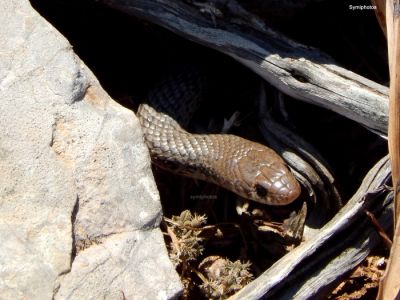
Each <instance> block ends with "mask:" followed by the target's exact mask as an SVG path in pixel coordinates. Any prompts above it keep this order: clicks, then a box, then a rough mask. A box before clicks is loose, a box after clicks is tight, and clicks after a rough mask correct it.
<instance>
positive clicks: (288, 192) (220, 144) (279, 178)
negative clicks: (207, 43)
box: [137, 71, 301, 205]
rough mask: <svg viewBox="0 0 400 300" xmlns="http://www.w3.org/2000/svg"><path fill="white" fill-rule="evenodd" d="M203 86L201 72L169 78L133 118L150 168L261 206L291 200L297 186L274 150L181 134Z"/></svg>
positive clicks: (215, 137) (234, 139)
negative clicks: (214, 186) (207, 184)
mask: <svg viewBox="0 0 400 300" xmlns="http://www.w3.org/2000/svg"><path fill="white" fill-rule="evenodd" d="M203 85H204V76H203V75H202V74H201V73H199V72H196V71H188V72H180V73H177V74H172V75H170V76H169V77H168V78H166V79H165V80H163V81H162V82H160V83H159V84H158V85H156V86H155V87H154V88H153V89H152V90H151V91H150V93H149V95H148V97H147V101H146V102H145V103H142V104H140V106H139V108H138V112H137V115H138V117H139V121H140V123H141V126H142V129H143V134H144V139H145V142H146V144H147V146H148V148H149V150H150V155H151V158H152V161H153V163H154V164H156V165H158V166H160V167H162V168H164V169H167V170H169V171H172V172H174V173H177V174H180V175H184V176H189V177H192V178H196V179H201V180H205V181H208V182H212V183H214V184H217V185H219V186H222V187H224V188H226V189H228V190H230V191H232V192H234V193H236V194H238V195H240V196H242V197H244V198H247V199H250V200H254V201H257V202H260V203H263V204H269V205H286V204H289V203H290V202H292V201H293V200H295V199H296V198H297V197H298V196H299V194H300V191H301V188H300V185H299V183H298V182H297V180H296V179H295V178H294V176H293V175H292V174H291V173H290V171H289V169H288V168H287V166H286V164H285V162H284V161H283V159H282V158H281V157H280V156H279V155H278V154H276V153H275V152H274V151H273V150H272V149H270V148H268V147H266V146H264V145H261V144H259V143H255V142H252V141H249V140H246V139H243V138H241V137H239V136H235V135H230V134H192V133H189V132H187V131H186V130H185V129H184V128H185V127H187V125H188V123H189V122H190V119H191V118H192V116H193V114H194V112H195V111H196V110H197V108H198V107H199V104H200V102H201V98H202V96H201V95H202V89H203Z"/></svg>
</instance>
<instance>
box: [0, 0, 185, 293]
mask: <svg viewBox="0 0 400 300" xmlns="http://www.w3.org/2000/svg"><path fill="white" fill-rule="evenodd" d="M0 130H1V132H0V299H51V298H52V297H54V298H56V299H102V298H105V299H118V298H120V299H123V298H125V299H143V298H146V299H165V298H170V297H173V296H174V295H177V294H178V293H179V292H180V290H181V284H180V282H179V279H178V277H177V274H176V273H175V271H174V269H173V267H172V265H171V263H170V262H169V260H168V257H167V253H166V249H165V245H164V243H163V238H162V234H161V232H160V231H159V229H158V224H159V221H160V217H161V207H160V204H159V196H158V192H157V190H156V186H155V184H154V180H153V177H152V174H151V171H150V161H149V157H148V152H147V149H146V148H145V146H144V144H143V141H142V134H141V130H140V128H139V124H138V120H137V119H136V117H135V116H134V114H133V113H132V112H131V111H128V110H127V109H125V108H123V107H121V106H120V105H119V104H117V103H116V102H114V101H113V100H112V99H111V98H110V97H109V96H108V95H107V94H106V93H105V92H104V91H103V90H102V88H101V87H100V85H99V83H98V81H97V80H96V78H95V77H94V76H93V74H92V73H91V72H90V71H89V70H88V68H87V67H86V66H85V65H84V64H83V63H82V62H81V61H80V60H79V58H77V57H76V56H75V54H74V53H73V51H72V47H71V46H70V44H69V43H68V41H67V40H66V39H65V38H64V37H63V36H62V35H61V34H60V33H58V32H57V31H56V30H55V29H54V28H53V27H52V26H51V25H49V24H48V23H47V22H46V21H45V20H44V19H43V18H41V17H40V16H39V15H38V14H37V13H36V12H35V11H34V10H33V9H32V7H31V6H30V4H29V2H28V1H27V0H8V1H2V2H0Z"/></svg>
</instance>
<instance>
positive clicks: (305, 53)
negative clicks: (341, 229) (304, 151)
mask: <svg viewBox="0 0 400 300" xmlns="http://www.w3.org/2000/svg"><path fill="white" fill-rule="evenodd" d="M102 1H103V2H104V3H106V4H108V5H110V6H112V7H114V8H117V9H119V10H122V11H124V12H125V13H128V14H132V15H135V16H138V17H140V18H143V19H146V20H148V21H151V22H153V23H156V24H158V25H161V26H163V27H165V28H167V29H169V30H171V31H173V32H174V33H176V34H178V35H181V36H183V37H185V38H187V39H190V40H192V41H195V42H197V43H200V44H202V45H205V46H208V47H210V48H213V49H216V50H218V51H220V52H223V53H225V54H227V55H229V56H231V57H233V58H234V59H236V60H237V61H239V62H240V63H242V64H244V65H246V66H248V67H249V68H250V69H252V70H253V71H254V72H256V73H257V74H259V75H260V76H262V77H263V78H264V79H265V80H267V81H268V82H270V83H271V84H272V85H274V86H275V87H276V88H278V89H279V90H281V91H282V92H283V93H285V94H288V95H290V96H292V97H294V98H297V99H300V100H303V101H306V102H309V103H313V104H316V105H319V106H321V107H324V108H327V109H330V110H332V111H335V112H337V113H339V114H341V115H343V116H346V117H348V118H350V119H352V120H354V121H356V122H358V123H360V124H362V125H364V126H366V127H367V128H369V129H371V130H373V131H377V132H378V133H380V134H383V135H386V133H387V124H388V96H387V95H388V89H387V88H386V87H384V86H382V85H379V84H377V83H374V82H372V81H370V80H368V79H365V78H363V77H361V76H359V75H357V74H355V73H353V72H350V71H348V70H346V69H344V68H341V67H339V66H337V64H336V63H335V62H334V60H333V59H332V58H330V57H329V56H327V55H325V54H323V53H322V52H320V51H318V50H317V49H315V48H311V47H307V46H304V45H301V44H298V43H296V42H294V41H292V40H290V39H288V38H286V37H284V36H282V35H281V34H279V33H277V32H275V31H272V30H271V29H269V28H267V27H266V26H265V25H264V23H263V22H262V21H260V20H259V19H258V18H257V17H256V16H254V15H252V14H250V13H247V12H246V13H243V10H242V9H238V8H237V7H238V5H237V4H236V6H235V5H234V4H229V5H228V4H227V5H225V6H223V7H218V8H216V7H214V8H215V9H214V10H212V9H210V11H209V12H208V13H204V10H201V9H199V8H198V7H193V6H190V5H189V4H188V3H186V2H183V1H176V0H102ZM228 3H235V2H232V1H228ZM202 11H203V13H202ZM238 11H239V12H240V14H238ZM210 15H211V17H210Z"/></svg>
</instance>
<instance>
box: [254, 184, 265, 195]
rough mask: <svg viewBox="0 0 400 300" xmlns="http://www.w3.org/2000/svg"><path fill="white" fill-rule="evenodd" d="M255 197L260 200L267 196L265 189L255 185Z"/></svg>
mask: <svg viewBox="0 0 400 300" xmlns="http://www.w3.org/2000/svg"><path fill="white" fill-rule="evenodd" d="M255 188H256V193H257V196H258V197H260V198H264V197H265V196H267V189H266V188H265V187H263V186H262V185H260V184H256V185H255Z"/></svg>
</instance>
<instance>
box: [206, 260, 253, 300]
mask: <svg viewBox="0 0 400 300" xmlns="http://www.w3.org/2000/svg"><path fill="white" fill-rule="evenodd" d="M199 268H200V270H202V271H203V273H204V274H205V276H201V278H202V280H203V284H202V285H201V286H200V290H201V291H202V292H203V293H204V295H205V296H206V297H208V298H212V299H225V298H227V297H229V296H230V295H233V294H234V293H236V292H237V291H239V290H240V289H242V288H243V287H244V286H245V285H246V284H248V283H249V282H250V281H251V280H252V279H253V275H252V274H251V273H250V271H249V269H250V263H249V262H245V263H242V262H241V261H239V260H237V261H235V262H232V261H230V260H229V259H226V258H222V257H219V256H209V257H207V258H205V259H204V260H203V261H202V262H201V264H200V265H199Z"/></svg>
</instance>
